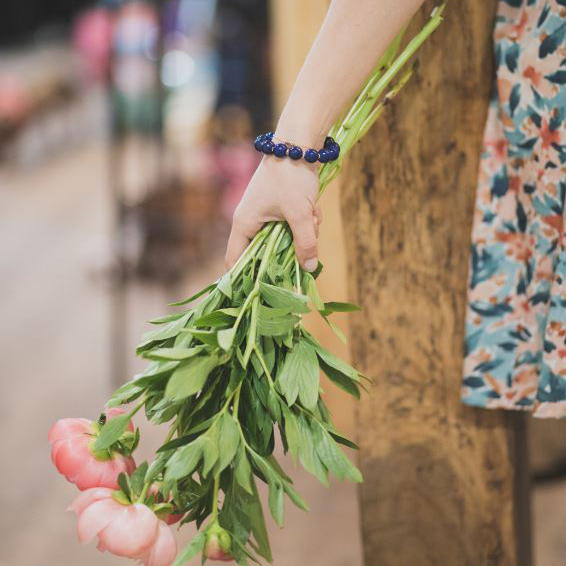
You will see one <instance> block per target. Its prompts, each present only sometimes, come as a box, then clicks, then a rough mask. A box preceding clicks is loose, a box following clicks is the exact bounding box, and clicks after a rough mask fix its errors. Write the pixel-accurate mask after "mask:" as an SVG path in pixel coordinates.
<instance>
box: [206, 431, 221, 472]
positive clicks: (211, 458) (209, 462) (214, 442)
mask: <svg viewBox="0 0 566 566" xmlns="http://www.w3.org/2000/svg"><path fill="white" fill-rule="evenodd" d="M219 432H220V431H219V427H218V422H217V421H216V422H215V423H214V424H213V425H212V426H211V427H210V428H209V429H208V431H207V432H206V434H205V435H203V436H202V438H203V449H202V456H203V467H202V475H203V476H205V477H206V476H208V473H209V472H210V470H212V468H213V466H214V464H216V462H217V461H218V456H219V452H218V442H219V439H220V435H219Z"/></svg>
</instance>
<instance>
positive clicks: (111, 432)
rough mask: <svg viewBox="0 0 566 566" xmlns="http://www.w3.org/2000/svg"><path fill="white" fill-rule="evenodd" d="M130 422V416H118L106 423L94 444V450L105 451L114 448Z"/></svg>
mask: <svg viewBox="0 0 566 566" xmlns="http://www.w3.org/2000/svg"><path fill="white" fill-rule="evenodd" d="M130 420H131V417H130V415H118V416H117V417H114V418H113V419H110V420H109V421H106V424H105V425H104V426H103V427H102V428H101V429H100V433H99V435H98V437H97V439H96V442H95V443H94V449H95V450H105V449H106V448H109V447H110V446H112V444H114V443H115V442H116V441H117V440H118V439H119V438H120V437H121V436H122V435H123V434H124V433H125V432H126V429H127V428H128V424H129V423H130Z"/></svg>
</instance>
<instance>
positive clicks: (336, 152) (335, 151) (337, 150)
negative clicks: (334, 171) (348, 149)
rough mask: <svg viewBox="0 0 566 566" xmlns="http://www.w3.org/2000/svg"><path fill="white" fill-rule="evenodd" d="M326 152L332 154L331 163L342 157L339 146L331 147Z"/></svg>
mask: <svg viewBox="0 0 566 566" xmlns="http://www.w3.org/2000/svg"><path fill="white" fill-rule="evenodd" d="M326 151H328V152H329V153H330V161H334V160H336V159H338V156H339V155H340V147H339V146H338V144H334V145H333V146H331V147H329V148H328V149H327V150H326Z"/></svg>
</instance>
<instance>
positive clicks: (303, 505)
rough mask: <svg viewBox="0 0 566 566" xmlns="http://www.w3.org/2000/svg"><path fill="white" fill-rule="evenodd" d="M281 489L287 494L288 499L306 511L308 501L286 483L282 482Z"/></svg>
mask: <svg viewBox="0 0 566 566" xmlns="http://www.w3.org/2000/svg"><path fill="white" fill-rule="evenodd" d="M283 489H284V490H285V493H286V494H287V495H288V497H289V499H290V500H291V501H292V502H293V503H294V504H295V505H296V506H297V507H298V508H299V509H302V510H303V511H308V510H309V506H308V503H307V502H306V501H305V500H304V499H303V498H302V497H301V496H300V495H299V494H298V493H297V492H296V491H295V490H294V489H293V487H291V486H290V485H289V484H288V483H283Z"/></svg>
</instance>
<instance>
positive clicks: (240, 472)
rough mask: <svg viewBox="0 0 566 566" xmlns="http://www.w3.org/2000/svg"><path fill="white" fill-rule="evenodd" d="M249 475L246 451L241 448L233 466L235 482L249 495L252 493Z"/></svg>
mask: <svg viewBox="0 0 566 566" xmlns="http://www.w3.org/2000/svg"><path fill="white" fill-rule="evenodd" d="M251 474H252V468H251V466H250V462H249V461H248V457H247V455H246V450H245V448H243V447H242V448H241V449H240V450H238V457H237V459H236V463H235V466H234V475H235V476H236V481H237V482H238V483H239V484H240V485H241V486H242V488H243V489H245V490H246V491H247V492H248V493H250V494H252V493H253V490H252V485H251Z"/></svg>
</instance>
